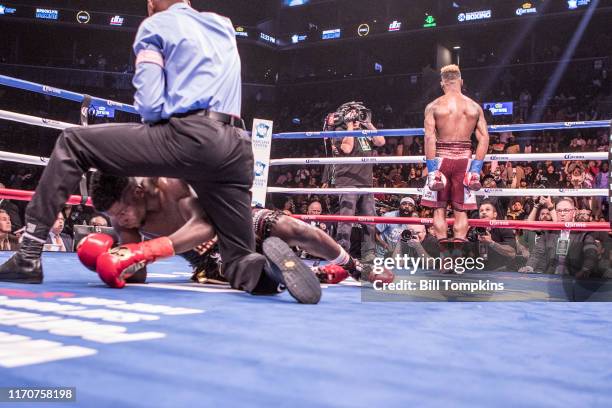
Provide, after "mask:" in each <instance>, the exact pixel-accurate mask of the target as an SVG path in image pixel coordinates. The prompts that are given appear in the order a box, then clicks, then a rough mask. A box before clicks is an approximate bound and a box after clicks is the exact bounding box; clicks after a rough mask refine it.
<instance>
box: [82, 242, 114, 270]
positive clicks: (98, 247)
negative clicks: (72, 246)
mask: <svg viewBox="0 0 612 408" xmlns="http://www.w3.org/2000/svg"><path fill="white" fill-rule="evenodd" d="M113 243H114V240H113V237H112V236H110V235H108V234H99V233H95V234H89V235H87V236H86V237H85V238H83V239H82V240H81V241H80V242H79V243H78V245H77V255H78V257H79V261H81V263H82V264H83V265H85V266H86V267H87V269H89V270H91V271H93V272H95V271H96V261H97V259H98V257H99V256H100V255H102V254H104V253H106V252H108V250H110V249H111V248H112V247H113Z"/></svg>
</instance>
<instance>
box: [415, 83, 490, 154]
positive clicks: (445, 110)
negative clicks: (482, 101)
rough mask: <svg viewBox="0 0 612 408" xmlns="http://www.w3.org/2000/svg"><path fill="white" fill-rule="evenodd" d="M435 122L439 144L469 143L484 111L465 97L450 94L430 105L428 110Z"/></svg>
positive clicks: (426, 111) (426, 112) (426, 113)
mask: <svg viewBox="0 0 612 408" xmlns="http://www.w3.org/2000/svg"><path fill="white" fill-rule="evenodd" d="M428 113H429V114H430V115H432V118H433V120H434V121H435V129H436V134H437V141H438V142H469V141H470V137H471V136H472V133H473V132H474V129H475V128H476V125H477V123H478V119H479V117H480V115H481V114H482V109H481V108H480V106H478V104H477V103H476V102H474V101H473V100H472V99H470V98H468V97H467V96H465V95H462V94H458V93H449V94H447V95H444V96H441V97H439V98H438V99H436V100H435V101H433V102H432V103H430V104H429V105H428V106H427V108H426V110H425V116H426V117H427V116H428Z"/></svg>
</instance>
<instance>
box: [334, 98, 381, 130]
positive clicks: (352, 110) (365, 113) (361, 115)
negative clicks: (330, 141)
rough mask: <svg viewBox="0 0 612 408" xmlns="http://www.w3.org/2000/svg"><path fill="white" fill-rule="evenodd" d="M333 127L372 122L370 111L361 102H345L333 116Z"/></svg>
mask: <svg viewBox="0 0 612 408" xmlns="http://www.w3.org/2000/svg"><path fill="white" fill-rule="evenodd" d="M332 118H333V119H332V120H333V125H334V126H336V127H337V126H342V125H345V124H348V123H351V122H361V123H368V122H371V121H372V111H371V110H370V109H368V108H366V107H365V105H364V104H363V103H362V102H355V101H352V102H347V103H345V104H343V105H341V106H340V107H339V108H338V110H336V112H335V113H334V114H333V117H332Z"/></svg>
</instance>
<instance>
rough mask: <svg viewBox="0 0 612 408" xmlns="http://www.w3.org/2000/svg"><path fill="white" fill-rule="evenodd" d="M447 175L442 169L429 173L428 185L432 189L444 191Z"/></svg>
mask: <svg viewBox="0 0 612 408" xmlns="http://www.w3.org/2000/svg"><path fill="white" fill-rule="evenodd" d="M446 183H447V181H446V176H445V175H444V173H442V172H441V171H440V170H436V171H434V172H432V173H428V174H427V186H428V187H429V189H430V190H431V191H442V190H444V189H445V188H446Z"/></svg>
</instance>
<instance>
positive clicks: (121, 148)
mask: <svg viewBox="0 0 612 408" xmlns="http://www.w3.org/2000/svg"><path fill="white" fill-rule="evenodd" d="M92 167H93V168H96V169H98V170H101V171H102V172H104V173H108V174H112V175H117V176H128V177H138V176H140V177H173V178H180V179H183V180H185V181H186V182H187V183H189V185H191V187H193V189H194V190H195V192H196V193H197V195H198V200H199V202H200V205H201V206H202V208H203V209H204V211H205V212H206V214H207V215H208V217H209V219H210V221H211V222H212V224H213V226H214V227H215V229H216V231H217V235H218V237H219V246H220V251H221V257H222V258H223V263H224V275H225V277H226V278H227V280H228V281H229V282H230V284H231V285H232V287H233V288H236V289H241V290H246V291H248V292H253V291H255V292H260V291H261V289H262V288H266V289H265V290H263V291H264V292H267V291H269V292H273V290H272V289H271V288H272V286H275V285H272V284H271V282H266V280H267V279H269V278H267V277H266V275H265V273H263V266H264V263H265V262H266V260H265V258H264V256H263V255H260V254H256V253H255V237H254V233H253V226H252V225H253V222H252V215H251V194H250V188H251V186H252V183H253V151H252V149H251V138H250V137H249V135H248V134H247V133H246V132H245V131H244V130H242V129H240V128H237V127H234V126H231V125H228V124H224V123H221V122H219V121H216V120H213V119H210V118H208V117H207V116H206V113H205V112H203V111H202V112H198V113H193V114H190V115H186V116H182V117H172V118H171V119H169V120H168V121H164V122H162V123H159V124H155V125H146V124H104V125H95V126H89V127H73V128H68V129H65V130H64V131H63V132H62V134H61V135H60V137H59V139H58V140H57V143H56V145H55V149H54V151H53V154H52V155H51V158H50V160H49V163H48V165H47V168H46V169H45V171H44V173H43V175H42V178H41V180H40V182H39V184H38V187H37V189H36V193H35V195H34V197H33V199H32V201H31V202H30V204H29V205H28V207H27V210H26V225H27V224H29V225H30V230H28V232H30V233H32V232H34V233H33V234H32V235H34V236H36V237H37V238H43V237H44V238H46V236H47V234H48V231H49V229H50V228H51V226H52V225H53V223H54V221H55V218H56V217H57V214H58V213H59V212H60V210H61V209H62V206H63V205H64V204H65V203H66V201H67V199H68V197H69V195H70V194H71V193H73V192H74V191H75V190H76V189H77V187H78V185H79V181H80V180H81V176H82V174H83V173H84V172H85V171H87V170H88V169H90V168H92ZM33 225H36V228H35V231H34V228H33ZM260 281H261V282H260Z"/></svg>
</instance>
